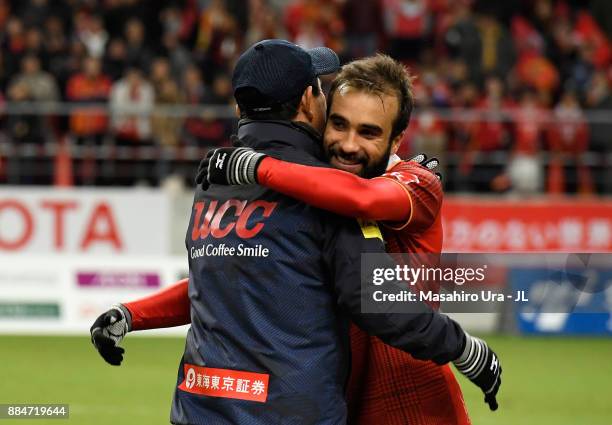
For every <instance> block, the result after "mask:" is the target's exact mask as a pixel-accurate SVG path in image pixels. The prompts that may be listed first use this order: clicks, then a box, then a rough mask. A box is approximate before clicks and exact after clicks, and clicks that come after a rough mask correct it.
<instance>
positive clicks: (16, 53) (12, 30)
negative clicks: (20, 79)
mask: <svg viewBox="0 0 612 425" xmlns="http://www.w3.org/2000/svg"><path fill="white" fill-rule="evenodd" d="M2 33H3V34H2V35H3V37H1V38H0V42H2V50H3V53H4V55H3V57H4V71H5V72H6V74H5V78H6V79H8V78H10V77H12V76H14V75H15V74H17V73H18V72H19V65H20V63H21V58H22V57H23V55H24V53H25V47H26V43H25V31H24V28H23V23H22V21H21V19H19V18H18V17H15V16H14V17H11V18H9V19H8V22H7V24H6V27H5V28H3V29H2Z"/></svg>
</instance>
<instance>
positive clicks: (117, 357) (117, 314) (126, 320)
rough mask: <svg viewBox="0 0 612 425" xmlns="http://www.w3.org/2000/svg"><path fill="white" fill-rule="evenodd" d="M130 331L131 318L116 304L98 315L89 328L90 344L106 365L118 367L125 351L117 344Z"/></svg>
mask: <svg viewBox="0 0 612 425" xmlns="http://www.w3.org/2000/svg"><path fill="white" fill-rule="evenodd" d="M131 329H132V316H131V315H130V312H129V310H128V309H127V308H125V307H124V306H122V305H121V304H116V305H114V306H112V307H111V309H110V310H108V311H107V312H106V313H104V314H102V315H100V316H99V317H98V318H97V319H96V321H95V322H94V323H93V325H92V326H91V329H90V333H91V342H92V343H93V345H94V347H96V349H97V350H98V352H99V353H100V355H101V356H102V358H104V360H106V362H107V363H110V364H112V365H113V366H119V365H120V364H121V362H122V361H123V353H124V352H125V350H124V349H123V348H121V347H119V345H118V344H119V343H120V342H121V340H122V339H123V337H124V336H125V334H126V333H128V332H129V331H130V330H131Z"/></svg>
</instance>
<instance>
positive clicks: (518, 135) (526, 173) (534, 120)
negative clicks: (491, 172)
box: [494, 88, 547, 195]
mask: <svg viewBox="0 0 612 425" xmlns="http://www.w3.org/2000/svg"><path fill="white" fill-rule="evenodd" d="M513 118H514V135H513V141H514V146H513V149H512V156H511V157H510V160H509V161H508V168H507V174H506V175H504V176H502V178H501V179H497V181H496V182H494V185H496V189H498V190H504V189H508V188H511V189H512V192H513V193H516V194H520V195H528V194H536V193H540V192H541V191H542V188H543V187H544V169H543V165H542V158H541V155H540V150H541V149H542V136H543V132H544V130H545V128H546V125H545V124H546V118H547V117H546V114H545V112H544V111H543V110H542V108H541V107H540V106H539V104H538V99H537V95H536V93H535V92H534V90H532V89H529V88H526V89H524V90H523V93H522V95H521V100H520V103H519V108H518V110H517V111H516V114H515V115H514V117H513ZM506 178H507V179H506Z"/></svg>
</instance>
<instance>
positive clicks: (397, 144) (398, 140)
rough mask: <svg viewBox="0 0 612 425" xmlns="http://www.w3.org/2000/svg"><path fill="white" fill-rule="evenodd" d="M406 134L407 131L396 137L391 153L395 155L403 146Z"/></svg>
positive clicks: (392, 142)
mask: <svg viewBox="0 0 612 425" xmlns="http://www.w3.org/2000/svg"><path fill="white" fill-rule="evenodd" d="M404 134H406V130H404V131H402V132H401V133H400V134H398V135H397V136H395V139H393V140H392V141H391V153H392V154H393V155H395V154H396V153H397V150H398V149H399V147H400V145H401V144H402V140H404Z"/></svg>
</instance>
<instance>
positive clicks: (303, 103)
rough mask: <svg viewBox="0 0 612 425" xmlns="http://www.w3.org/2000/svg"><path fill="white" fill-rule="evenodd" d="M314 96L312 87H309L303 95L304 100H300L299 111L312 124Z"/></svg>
mask: <svg viewBox="0 0 612 425" xmlns="http://www.w3.org/2000/svg"><path fill="white" fill-rule="evenodd" d="M313 100H314V95H313V94H312V86H308V87H307V88H306V90H304V94H302V100H300V106H299V111H298V112H301V113H302V114H304V116H305V117H306V118H307V119H308V122H312V120H313V119H314V113H313V104H312V102H313Z"/></svg>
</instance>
